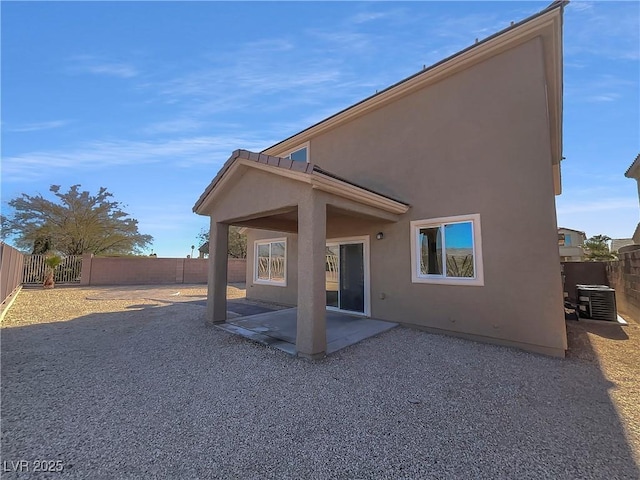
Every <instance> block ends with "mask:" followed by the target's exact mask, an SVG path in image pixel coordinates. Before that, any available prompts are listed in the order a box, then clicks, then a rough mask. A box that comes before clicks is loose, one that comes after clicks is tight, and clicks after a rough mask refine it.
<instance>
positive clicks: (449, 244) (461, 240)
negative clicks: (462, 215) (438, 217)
mask: <svg viewBox="0 0 640 480" xmlns="http://www.w3.org/2000/svg"><path fill="white" fill-rule="evenodd" d="M444 238H445V243H446V245H445V247H446V249H445V250H446V255H447V277H471V278H473V277H474V276H475V275H474V271H473V224H472V223H471V222H463V223H452V224H448V225H445V227H444Z"/></svg>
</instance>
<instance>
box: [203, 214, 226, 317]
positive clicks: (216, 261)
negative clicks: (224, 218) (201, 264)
mask: <svg viewBox="0 0 640 480" xmlns="http://www.w3.org/2000/svg"><path fill="white" fill-rule="evenodd" d="M209 228H210V229H209V275H208V288H207V323H224V322H226V321H227V256H228V241H229V225H226V224H224V223H217V222H216V221H215V220H214V219H213V217H211V226H210V227H209Z"/></svg>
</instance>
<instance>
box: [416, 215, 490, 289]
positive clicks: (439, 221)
mask: <svg viewBox="0 0 640 480" xmlns="http://www.w3.org/2000/svg"><path fill="white" fill-rule="evenodd" d="M463 222H471V225H472V232H473V272H474V274H475V277H473V278H461V277H445V276H442V275H423V274H421V273H420V251H419V250H420V245H419V244H418V235H419V231H420V228H424V227H430V226H440V225H443V224H451V223H463ZM410 229H411V230H410V237H411V282H412V283H432V284H439V285H468V286H475V287H482V286H484V266H483V262H482V230H481V226H480V214H479V213H474V214H470V215H456V216H452V217H439V218H429V219H426V220H413V221H411V222H410ZM443 235H444V231H443ZM443 243H444V238H443ZM445 269H446V266H445Z"/></svg>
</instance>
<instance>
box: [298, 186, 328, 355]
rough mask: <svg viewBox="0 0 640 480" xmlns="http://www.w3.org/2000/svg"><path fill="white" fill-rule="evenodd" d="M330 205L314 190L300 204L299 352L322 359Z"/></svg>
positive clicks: (305, 195) (324, 346)
mask: <svg viewBox="0 0 640 480" xmlns="http://www.w3.org/2000/svg"><path fill="white" fill-rule="evenodd" d="M326 227H327V206H326V203H325V201H324V200H323V199H321V198H319V195H318V194H317V192H316V191H315V190H310V191H309V192H307V193H305V194H304V196H303V197H302V198H301V199H300V202H299V204H298V318H297V331H296V350H297V351H298V355H300V356H303V357H308V358H321V357H323V356H324V355H325V352H326V350H327V332H326V318H325V317H326V303H327V302H326V286H325V280H326V278H325V262H326V252H325V249H326Z"/></svg>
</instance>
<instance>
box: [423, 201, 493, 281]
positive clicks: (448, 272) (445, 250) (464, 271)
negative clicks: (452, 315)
mask: <svg viewBox="0 0 640 480" xmlns="http://www.w3.org/2000/svg"><path fill="white" fill-rule="evenodd" d="M411 281H412V282H413V283H436V284H444V285H472V286H483V285H484V272H483V266H482V235H481V229H480V215H479V214H471V215H458V216H455V217H441V218H432V219H429V220H415V221H412V222H411Z"/></svg>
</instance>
